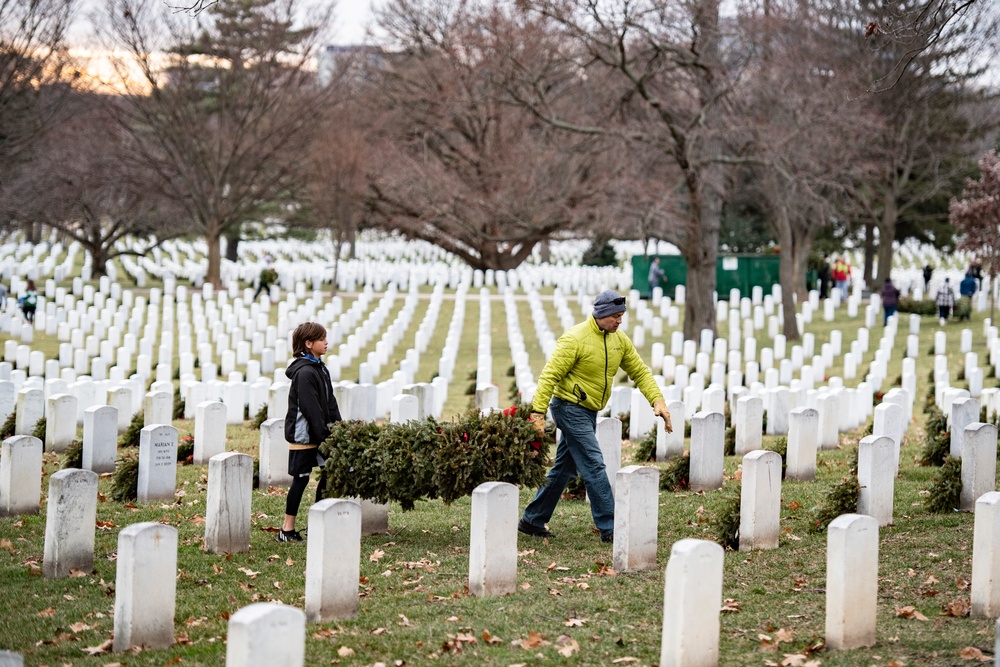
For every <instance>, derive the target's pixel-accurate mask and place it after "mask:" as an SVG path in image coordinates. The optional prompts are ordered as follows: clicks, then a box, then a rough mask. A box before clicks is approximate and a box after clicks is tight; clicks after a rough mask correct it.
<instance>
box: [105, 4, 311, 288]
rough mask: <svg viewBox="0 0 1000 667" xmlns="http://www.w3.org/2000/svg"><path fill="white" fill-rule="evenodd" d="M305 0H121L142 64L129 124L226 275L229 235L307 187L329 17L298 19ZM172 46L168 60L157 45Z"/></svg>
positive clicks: (115, 10)
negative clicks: (182, 1)
mask: <svg viewBox="0 0 1000 667" xmlns="http://www.w3.org/2000/svg"><path fill="white" fill-rule="evenodd" d="M296 7H297V5H296V1H295V0H220V1H219V2H217V3H215V4H214V5H212V6H211V8H210V9H209V10H207V11H205V12H202V13H200V14H198V15H197V16H196V17H189V16H183V15H181V16H179V15H172V14H170V13H169V12H168V11H167V10H165V8H164V7H163V6H162V3H160V2H158V0H112V6H111V13H110V19H111V23H110V25H111V36H112V37H113V38H114V39H115V42H116V43H117V45H118V46H119V47H122V48H124V49H126V50H127V51H128V53H129V56H130V60H131V64H133V65H138V67H139V70H140V71H141V72H142V78H141V80H140V81H138V82H136V81H134V80H132V79H130V78H129V77H128V75H127V74H126V73H125V71H124V70H123V71H122V82H123V84H125V85H127V86H128V87H129V95H128V96H127V97H126V102H127V103H126V104H124V105H121V107H122V109H123V110H124V112H125V113H123V114H121V115H120V116H119V118H120V120H121V122H122V124H123V125H124V126H125V127H126V128H128V129H129V131H130V132H131V133H132V136H133V137H134V138H135V146H136V151H137V154H138V156H139V157H140V158H141V159H142V160H143V161H144V162H145V163H146V164H147V165H148V166H149V167H150V168H151V169H152V170H153V171H154V173H155V174H156V175H157V182H158V186H159V188H160V189H161V191H162V193H163V194H164V195H165V196H167V197H168V198H170V199H172V200H174V201H175V202H176V203H177V204H178V205H179V206H180V207H181V208H183V209H184V210H185V211H186V212H187V214H188V215H189V216H190V219H191V224H192V226H193V228H194V230H195V231H197V232H199V233H201V234H204V236H205V238H206V241H207V245H208V253H207V255H208V268H207V272H206V276H205V278H206V280H207V281H209V282H212V283H214V284H216V285H218V284H220V281H221V272H220V267H221V257H220V247H221V239H222V237H223V236H226V235H232V234H233V232H234V230H237V229H238V227H239V225H240V224H242V223H243V222H244V221H246V220H248V219H253V218H254V217H255V216H257V215H259V214H260V211H261V209H262V207H263V206H265V205H266V204H268V203H271V202H273V201H274V200H275V199H278V198H281V197H283V196H287V194H288V193H289V192H290V191H291V190H292V189H293V188H294V187H295V186H296V184H297V179H296V178H295V170H294V166H295V163H296V160H297V159H298V158H299V156H300V155H301V154H302V151H303V150H304V149H305V147H306V146H307V145H308V142H309V140H310V137H311V132H312V130H313V127H314V125H315V120H316V118H317V116H318V113H319V110H320V105H321V103H322V97H323V95H324V91H323V90H321V89H320V87H319V86H318V84H317V83H316V81H315V76H314V74H313V73H312V72H311V68H310V65H311V60H312V57H313V49H314V46H315V38H316V36H317V35H318V34H319V28H320V27H321V26H322V25H323V22H324V21H325V19H322V17H321V18H320V19H319V20H318V21H317V22H316V23H314V24H313V25H310V26H307V27H304V28H297V27H295V24H296V16H297V8H296ZM158 49H161V50H163V51H166V52H168V53H170V54H172V57H170V58H169V60H168V63H167V65H166V66H165V67H161V66H158V65H157V64H156V62H155V61H154V60H153V59H152V58H151V57H150V55H149V54H150V53H153V52H155V51H156V50H158Z"/></svg>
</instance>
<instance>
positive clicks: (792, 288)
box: [775, 211, 809, 340]
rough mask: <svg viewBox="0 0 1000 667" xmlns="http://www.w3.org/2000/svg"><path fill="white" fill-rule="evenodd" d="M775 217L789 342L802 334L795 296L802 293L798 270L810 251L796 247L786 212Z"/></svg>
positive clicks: (779, 267)
mask: <svg viewBox="0 0 1000 667" xmlns="http://www.w3.org/2000/svg"><path fill="white" fill-rule="evenodd" d="M775 217H776V220H775V223H776V224H777V226H778V228H779V230H778V232H779V233H778V243H779V244H780V246H781V255H780V257H779V261H778V279H779V280H780V281H781V313H782V315H783V317H784V321H785V322H784V326H783V327H782V332H783V333H784V334H785V338H786V339H787V340H799V338H800V337H801V332H799V323H798V321H797V320H796V319H795V312H796V308H795V295H796V294H798V293H799V292H800V285H799V284H798V275H799V274H798V273H797V269H798V264H799V263H801V262H805V257H806V256H807V255H808V253H809V250H808V248H801V247H799V246H797V245H796V243H795V237H794V235H793V234H792V227H791V222H790V221H789V220H788V214H787V213H786V212H785V211H781V212H779V213H778V214H777V215H776V216H775ZM799 255H801V257H799Z"/></svg>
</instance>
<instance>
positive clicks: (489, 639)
mask: <svg viewBox="0 0 1000 667" xmlns="http://www.w3.org/2000/svg"><path fill="white" fill-rule="evenodd" d="M482 636H483V641H484V642H486V643H487V644H502V643H503V640H502V639H500V638H499V637H495V636H493V635H491V634H490V631H489V630H483V635H482Z"/></svg>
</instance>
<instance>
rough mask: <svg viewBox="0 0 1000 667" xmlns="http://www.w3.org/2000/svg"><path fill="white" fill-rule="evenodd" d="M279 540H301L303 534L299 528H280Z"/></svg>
mask: <svg viewBox="0 0 1000 667" xmlns="http://www.w3.org/2000/svg"><path fill="white" fill-rule="evenodd" d="M278 541H279V542H301V541H302V534H301V533H299V531H297V530H279V531H278Z"/></svg>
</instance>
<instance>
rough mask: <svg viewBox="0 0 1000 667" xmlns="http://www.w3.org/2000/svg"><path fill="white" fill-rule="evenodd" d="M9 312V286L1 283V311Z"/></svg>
mask: <svg viewBox="0 0 1000 667" xmlns="http://www.w3.org/2000/svg"><path fill="white" fill-rule="evenodd" d="M4 310H7V286H6V285H4V284H3V283H0V311H4Z"/></svg>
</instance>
